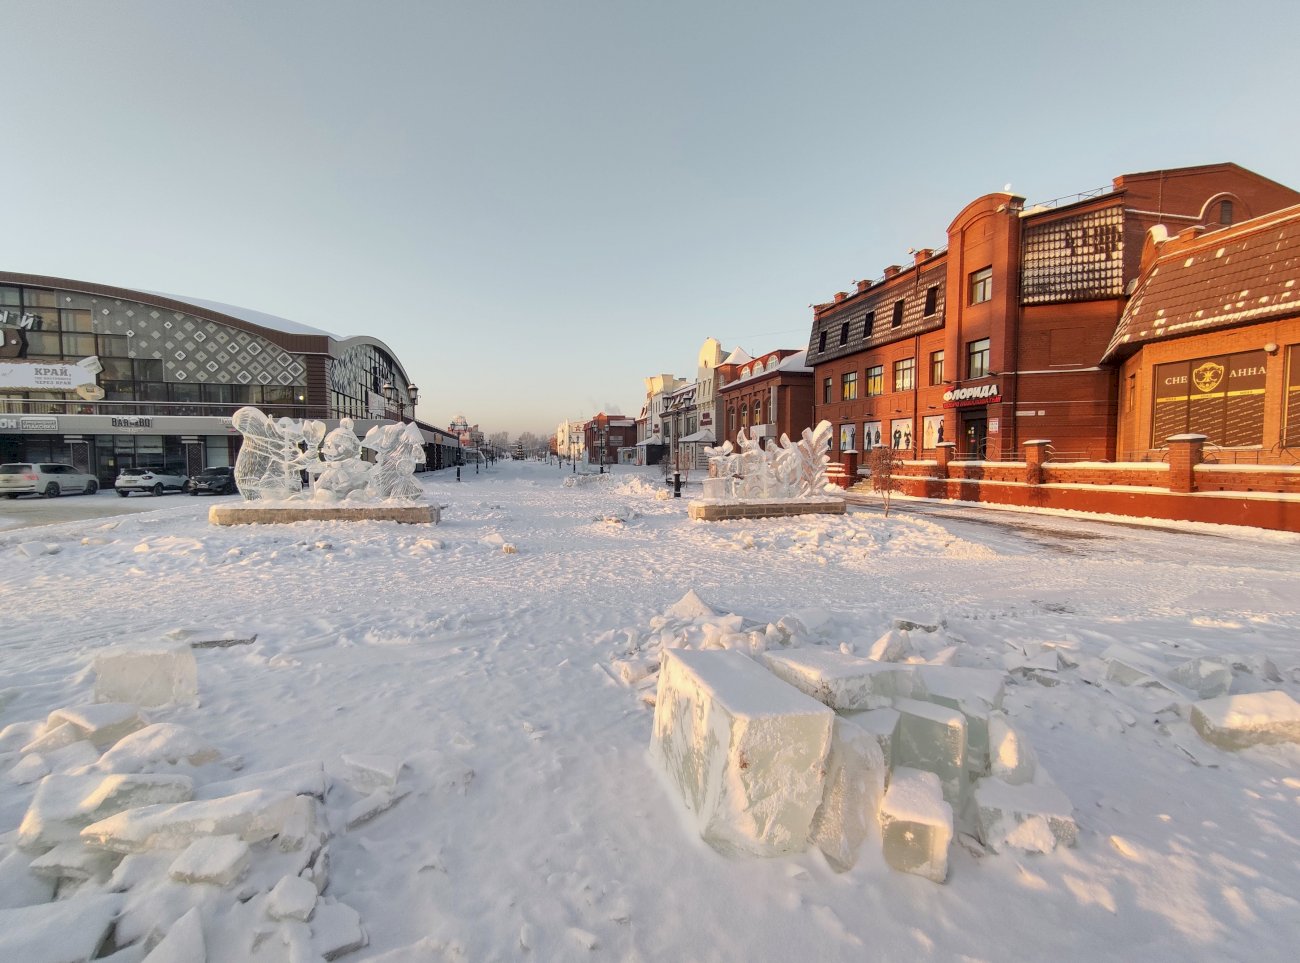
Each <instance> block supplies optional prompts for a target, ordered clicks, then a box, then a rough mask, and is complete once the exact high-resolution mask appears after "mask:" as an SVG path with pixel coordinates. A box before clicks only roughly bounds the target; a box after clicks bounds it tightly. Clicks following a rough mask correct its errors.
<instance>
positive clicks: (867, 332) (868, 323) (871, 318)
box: [862, 311, 876, 338]
mask: <svg viewBox="0 0 1300 963" xmlns="http://www.w3.org/2000/svg"><path fill="white" fill-rule="evenodd" d="M875 326H876V312H875V311H868V312H867V317H866V319H865V320H864V321H863V322H862V337H864V338H869V337H871V329H872V328H874V327H875Z"/></svg>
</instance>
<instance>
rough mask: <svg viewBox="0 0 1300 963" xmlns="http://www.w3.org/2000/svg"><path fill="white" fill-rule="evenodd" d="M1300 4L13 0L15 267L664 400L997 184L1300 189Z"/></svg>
mask: <svg viewBox="0 0 1300 963" xmlns="http://www.w3.org/2000/svg"><path fill="white" fill-rule="evenodd" d="M1298 34H1300V6H1298V5H1297V4H1296V3H1295V2H1294V0H1261V2H1251V0H1246V2H1240V3H1235V4H1228V3H1219V2H1207V0H1181V2H1174V0H1145V2H1144V0H1125V2H1113V0H1105V2H1092V3H1076V4H1071V5H1068V6H1067V5H1065V4H1060V3H1054V2H1049V0H1033V2H1029V0H1009V2H1000V3H981V2H977V0H968V2H964V3H951V4H949V3H929V4H888V5H886V4H880V3H868V2H858V3H851V2H818V0H805V2H788V3H772V2H761V0H758V2H748V3H738V2H725V3H724V2H708V0H697V2H677V0H654V2H651V0H642V2H616V0H607V2H596V0H585V2H541V0H535V2H522V0H519V2H501V0H463V2H437V0H429V2H414V0H405V2H397V0H370V2H341V0H310V2H306V0H296V2H281V0H256V2H253V0H226V2H220V3H214V2H199V0H117V2H107V0H105V2H91V0H84V2H66V0H0V47H3V50H4V56H3V58H0V70H3V72H4V82H3V84H2V85H0V117H3V118H4V127H5V130H6V133H7V136H6V141H7V142H6V144H5V145H4V147H3V151H2V152H0V184H3V185H4V195H5V201H4V216H3V220H2V222H0V223H3V230H0V268H3V269H6V270H12V271H25V272H31V273H37V274H49V275H55V276H61V277H69V278H76V279H79V280H85V281H98V282H103V283H107V284H116V285H121V286H124V287H134V288H143V289H147V290H158V291H169V292H174V293H178V294H186V295H191V296H194V297H202V298H210V299H213V300H217V301H224V302H227V303H231V304H238V305H242V306H244V307H248V308H253V309H256V310H260V311H265V312H268V313H271V314H278V315H281V316H283V317H287V318H291V319H293V320H295V321H300V322H303V323H306V324H311V325H315V326H317V327H321V328H325V329H327V330H330V331H334V332H336V333H338V334H341V335H353V334H361V333H368V334H373V335H375V336H377V337H379V338H381V339H382V340H384V341H385V342H387V343H388V344H389V345H390V346H391V347H392V348H393V349H394V350H395V351H396V353H397V354H398V356H399V357H400V358H401V359H402V360H403V362H404V363H405V364H406V365H407V367H408V370H409V371H410V373H411V375H412V376H413V378H414V380H415V381H416V382H417V383H418V384H419V385H420V386H421V389H422V400H421V403H420V408H419V415H420V417H421V418H422V419H424V420H427V421H430V422H432V423H435V424H441V425H445V424H447V423H448V422H449V421H450V419H451V418H452V417H453V416H454V415H455V414H457V413H459V412H463V413H464V414H465V415H466V416H467V417H468V418H469V419H470V421H471V422H478V423H479V424H480V425H482V427H483V428H484V429H485V430H487V431H495V430H508V431H509V432H511V434H512V435H514V434H517V433H518V432H520V431H523V430H531V431H536V432H538V433H549V432H551V431H553V430H554V428H555V425H556V423H557V422H558V421H560V420H562V419H564V418H569V417H573V418H579V417H587V416H590V415H591V414H594V413H595V412H596V411H597V410H602V409H603V410H611V411H612V410H622V411H623V412H625V413H631V414H635V413H636V411H637V410H638V409H639V407H640V405H641V402H642V396H643V390H644V389H643V384H642V379H643V378H644V377H645V376H647V375H650V374H654V373H657V372H671V373H674V374H677V375H681V376H693V374H694V366H695V357H696V353H697V351H698V349H699V347H700V344H701V342H702V341H703V340H704V339H705V338H706V337H710V336H712V337H716V338H718V339H720V340H721V341H722V343H723V346H724V347H725V348H726V349H728V350H730V349H731V348H733V347H736V346H740V347H743V348H744V349H745V350H747V351H748V352H750V353H751V354H759V353H761V352H765V351H769V350H772V349H774V348H779V347H795V348H798V347H803V346H805V345H806V343H807V340H808V331H809V326H810V322H811V311H810V310H809V308H808V305H809V304H810V303H812V302H815V301H822V300H828V299H829V298H830V296H831V295H832V294H833V293H834V292H835V291H837V290H841V289H844V288H847V287H848V286H849V285H850V283H851V282H852V281H854V280H856V279H858V278H875V277H878V276H879V275H880V271H881V269H882V268H883V267H884V266H885V265H886V264H890V263H893V262H899V263H903V262H905V261H906V259H907V253H906V252H907V249H908V248H910V247H917V248H919V247H940V246H942V245H943V244H944V241H945V235H944V231H945V229H946V227H947V225H948V223H949V221H950V220H951V219H952V217H953V216H954V215H955V214H956V213H957V212H958V211H959V210H960V209H961V207H962V206H963V205H965V204H966V203H967V202H968V201H970V200H972V199H974V198H975V197H978V196H979V195H981V194H984V193H987V192H989V191H993V190H999V189H1001V188H1002V186H1003V185H1004V184H1007V183H1010V184H1011V185H1012V188H1013V190H1015V191H1016V192H1017V193H1020V194H1023V195H1025V196H1026V197H1028V199H1029V201H1030V202H1033V201H1035V200H1045V199H1048V198H1053V197H1057V196H1060V195H1063V194H1072V193H1076V192H1080V191H1086V190H1090V189H1093V188H1096V187H1101V186H1103V185H1107V184H1109V182H1110V179H1111V178H1112V177H1113V176H1115V175H1117V174H1121V173H1125V172H1131V171H1144V170H1152V169H1157V168H1162V167H1178V166H1183V165H1192V164H1206V163H1216V162H1220V161H1229V160H1231V161H1235V162H1237V163H1239V164H1241V165H1242V166H1245V167H1248V168H1250V169H1252V170H1255V171H1257V172H1258V173H1260V174H1263V175H1264V176H1266V177H1270V178H1273V179H1274V180H1277V181H1281V182H1282V183H1285V184H1288V185H1290V186H1293V187H1296V186H1300V132H1298V128H1297V125H1296V124H1295V113H1296V110H1297V101H1298V100H1300V96H1298V95H1300V58H1297V57H1296V56H1295V40H1296V36H1297V35H1298Z"/></svg>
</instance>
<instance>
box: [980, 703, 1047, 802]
mask: <svg viewBox="0 0 1300 963" xmlns="http://www.w3.org/2000/svg"><path fill="white" fill-rule="evenodd" d="M989 756H990V760H991V762H990V771H991V772H992V774H993V775H994V776H996V777H997V778H999V779H1001V780H1002V781H1003V782H1005V783H1009V784H1010V785H1012V786H1020V785H1024V784H1025V783H1027V782H1030V781H1031V780H1033V778H1034V773H1035V772H1036V771H1037V769H1038V758H1037V756H1035V755H1034V748H1033V746H1031V745H1030V744H1029V740H1028V739H1026V738H1025V736H1024V734H1023V733H1022V732H1020V730H1019V729H1017V728H1016V727H1015V726H1013V725H1012V724H1011V722H1010V720H1008V719H1007V717H1006V715H1005V714H1003V713H1001V712H995V713H993V714H992V715H991V716H989Z"/></svg>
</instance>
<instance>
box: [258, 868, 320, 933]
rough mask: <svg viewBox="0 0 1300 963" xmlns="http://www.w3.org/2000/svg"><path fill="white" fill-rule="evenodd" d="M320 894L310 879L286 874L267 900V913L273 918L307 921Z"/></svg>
mask: <svg viewBox="0 0 1300 963" xmlns="http://www.w3.org/2000/svg"><path fill="white" fill-rule="evenodd" d="M318 896H319V894H318V893H317V892H316V887H315V886H314V885H312V883H311V881H310V880H306V879H303V878H302V877H300V876H284V877H281V879H280V882H278V883H276V884H275V888H274V889H273V890H271V893H270V896H269V897H268V899H267V901H266V913H267V915H268V916H270V917H271V919H273V920H299V921H301V922H304V923H305V922H307V920H309V919H311V914H312V913H313V912H314V911H315V909H316V900H317V897H318Z"/></svg>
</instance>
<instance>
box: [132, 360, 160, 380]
mask: <svg viewBox="0 0 1300 963" xmlns="http://www.w3.org/2000/svg"><path fill="white" fill-rule="evenodd" d="M135 380H136V381H162V380H163V363H162V361H161V359H159V358H146V359H139V358H137V359H136V362H135Z"/></svg>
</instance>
